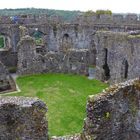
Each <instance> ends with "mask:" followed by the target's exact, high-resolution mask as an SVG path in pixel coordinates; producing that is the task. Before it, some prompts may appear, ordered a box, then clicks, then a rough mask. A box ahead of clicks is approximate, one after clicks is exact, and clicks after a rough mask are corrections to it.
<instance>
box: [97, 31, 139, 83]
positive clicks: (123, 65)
mask: <svg viewBox="0 0 140 140" xmlns="http://www.w3.org/2000/svg"><path fill="white" fill-rule="evenodd" d="M95 36H96V37H95V42H96V43H95V44H96V49H97V58H96V78H97V79H100V80H103V81H107V80H108V81H110V84H113V83H118V82H122V81H126V80H128V79H134V78H137V77H138V76H139V75H140V47H139V46H140V38H139V35H131V34H129V33H124V32H110V31H98V32H97V33H96V35H95Z"/></svg>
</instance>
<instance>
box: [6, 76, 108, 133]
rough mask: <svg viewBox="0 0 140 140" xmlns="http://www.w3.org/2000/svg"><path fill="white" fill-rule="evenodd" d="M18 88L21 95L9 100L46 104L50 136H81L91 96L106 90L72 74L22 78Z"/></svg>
mask: <svg viewBox="0 0 140 140" xmlns="http://www.w3.org/2000/svg"><path fill="white" fill-rule="evenodd" d="M17 84H18V85H19V87H20V89H21V92H20V93H14V94H10V96H28V97H38V98H40V99H41V100H43V101H44V102H45V103H46V104H47V106H48V113H47V118H48V123H49V124H48V127H49V135H50V136H53V135H56V136H61V135H68V134H74V133H79V132H81V131H82V127H83V120H84V118H85V115H86V101H87V97H88V95H91V94H97V93H99V92H101V91H102V89H104V88H106V87H107V84H104V83H102V82H100V81H97V80H88V79H87V77H85V76H78V75H70V74H67V75H66V74H43V75H42V74H40V75H32V76H22V77H19V78H17ZM8 96H9V95H8Z"/></svg>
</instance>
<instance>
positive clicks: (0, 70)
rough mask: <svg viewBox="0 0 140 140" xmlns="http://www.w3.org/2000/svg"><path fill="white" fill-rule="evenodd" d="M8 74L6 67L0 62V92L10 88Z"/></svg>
mask: <svg viewBox="0 0 140 140" xmlns="http://www.w3.org/2000/svg"><path fill="white" fill-rule="evenodd" d="M10 89H11V85H10V82H9V74H8V71H7V69H6V67H5V66H4V65H3V64H2V63H1V62H0V92H3V91H5V90H10Z"/></svg>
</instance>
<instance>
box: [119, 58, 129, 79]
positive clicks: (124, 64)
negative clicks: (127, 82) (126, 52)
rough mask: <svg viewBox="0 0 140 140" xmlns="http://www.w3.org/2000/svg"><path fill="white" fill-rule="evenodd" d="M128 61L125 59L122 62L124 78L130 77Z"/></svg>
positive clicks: (122, 75)
mask: <svg viewBox="0 0 140 140" xmlns="http://www.w3.org/2000/svg"><path fill="white" fill-rule="evenodd" d="M128 67H129V65H128V61H127V60H126V59H124V60H123V62H122V67H121V77H122V78H123V79H127V77H128Z"/></svg>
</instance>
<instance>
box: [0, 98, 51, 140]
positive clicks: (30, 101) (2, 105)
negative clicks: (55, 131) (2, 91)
mask: <svg viewBox="0 0 140 140" xmlns="http://www.w3.org/2000/svg"><path fill="white" fill-rule="evenodd" d="M46 112H47V108H46V105H45V104H44V103H43V102H42V101H40V100H38V99H36V98H27V97H0V139H2V140H16V139H19V140H48V126H47V122H46V120H45V113H46Z"/></svg>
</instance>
